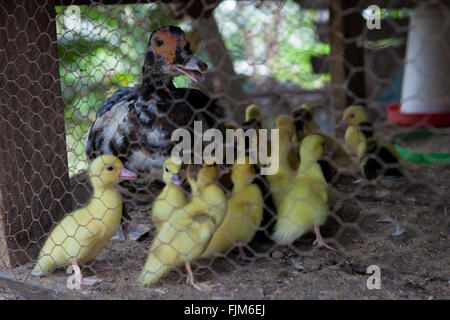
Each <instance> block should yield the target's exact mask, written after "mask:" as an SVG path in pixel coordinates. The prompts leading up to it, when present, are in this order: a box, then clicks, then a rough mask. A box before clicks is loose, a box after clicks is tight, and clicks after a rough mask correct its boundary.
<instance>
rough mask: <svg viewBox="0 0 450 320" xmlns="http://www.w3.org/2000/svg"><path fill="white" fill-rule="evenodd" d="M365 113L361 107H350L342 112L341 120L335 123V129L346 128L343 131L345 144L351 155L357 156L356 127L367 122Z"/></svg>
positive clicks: (357, 135)
mask: <svg viewBox="0 0 450 320" xmlns="http://www.w3.org/2000/svg"><path fill="white" fill-rule="evenodd" d="M367 121H368V116H367V111H366V109H365V108H364V107H362V106H350V107H348V108H347V109H345V110H344V114H343V116H342V120H341V121H339V122H338V123H337V125H336V126H337V127H344V126H348V127H347V129H346V130H345V144H346V146H347V147H348V149H349V150H350V151H351V153H352V154H353V155H355V156H356V155H357V154H358V146H359V134H358V125H359V124H360V123H361V122H367Z"/></svg>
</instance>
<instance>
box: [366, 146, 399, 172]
mask: <svg viewBox="0 0 450 320" xmlns="http://www.w3.org/2000/svg"><path fill="white" fill-rule="evenodd" d="M360 166H361V169H362V173H363V175H364V177H365V178H366V179H368V180H372V179H375V178H376V177H378V176H379V175H380V174H383V176H385V177H404V175H403V173H402V172H401V171H400V170H399V168H400V163H399V160H398V159H397V157H396V156H395V155H394V154H392V152H390V151H389V149H387V148H386V147H384V146H378V147H377V148H376V149H375V150H373V151H372V152H367V153H364V154H363V155H362V156H361V160H360Z"/></svg>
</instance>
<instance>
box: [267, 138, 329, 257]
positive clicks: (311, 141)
mask: <svg viewBox="0 0 450 320" xmlns="http://www.w3.org/2000/svg"><path fill="white" fill-rule="evenodd" d="M324 153H325V140H324V138H323V137H322V136H320V135H316V134H313V135H309V136H307V137H305V138H304V139H303V142H302V145H301V147H300V158H301V159H302V160H301V162H300V167H299V169H298V171H297V174H296V175H295V177H294V178H293V179H292V180H291V181H290V182H289V185H288V186H287V187H286V189H285V190H284V194H285V196H284V197H283V199H282V201H281V203H280V205H279V210H278V221H277V222H276V224H275V228H274V229H275V231H274V233H273V239H274V241H275V242H277V243H278V244H284V245H289V244H292V243H293V242H294V241H295V240H296V239H297V238H299V237H301V236H302V235H303V234H304V233H305V232H307V231H308V230H310V229H311V228H313V229H314V232H315V233H316V240H315V241H314V244H317V245H318V246H319V247H322V246H324V247H326V248H329V249H332V250H334V249H333V248H331V247H330V246H328V245H327V244H326V243H325V241H324V240H323V238H322V236H321V234H320V226H321V225H323V224H324V223H325V221H326V219H327V215H328V213H329V208H328V203H327V202H328V185H327V182H326V180H325V177H324V175H323V173H322V170H321V167H320V165H319V163H318V160H319V159H320V158H321V157H322V156H323V155H324Z"/></svg>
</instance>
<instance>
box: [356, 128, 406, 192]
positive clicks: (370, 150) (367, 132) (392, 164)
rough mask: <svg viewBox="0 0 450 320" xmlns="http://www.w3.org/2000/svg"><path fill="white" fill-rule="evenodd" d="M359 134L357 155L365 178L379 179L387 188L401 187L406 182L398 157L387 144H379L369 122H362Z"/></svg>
mask: <svg viewBox="0 0 450 320" xmlns="http://www.w3.org/2000/svg"><path fill="white" fill-rule="evenodd" d="M357 134H358V140H359V145H358V151H357V155H358V159H359V164H360V168H361V171H362V174H363V176H364V178H365V179H367V180H374V179H377V181H378V182H379V183H380V184H381V185H382V186H384V187H386V188H396V187H400V186H401V185H402V184H403V183H404V182H406V178H405V176H404V175H403V173H402V172H401V170H400V162H399V159H398V157H397V156H396V155H395V154H393V153H392V152H391V151H390V150H389V149H388V148H386V147H385V146H383V145H379V144H378V142H377V140H376V138H375V137H374V128H373V126H372V125H371V124H370V123H369V122H362V123H360V124H359V126H358V130H357ZM356 182H359V180H357V181H356Z"/></svg>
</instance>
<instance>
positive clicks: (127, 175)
mask: <svg viewBox="0 0 450 320" xmlns="http://www.w3.org/2000/svg"><path fill="white" fill-rule="evenodd" d="M136 178H137V174H136V173H135V172H133V171H131V170H128V169H125V168H122V169H120V174H119V181H123V180H134V179H136Z"/></svg>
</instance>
